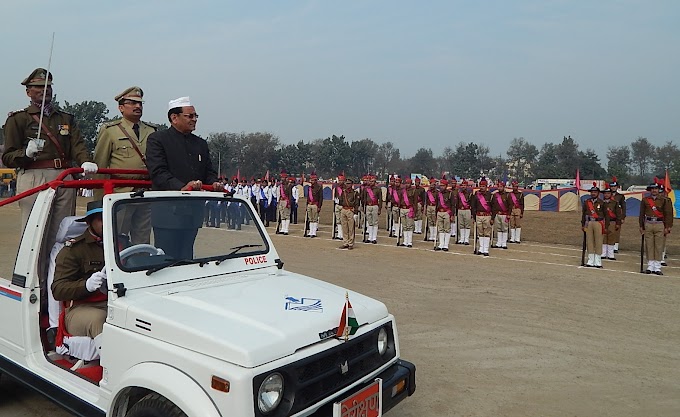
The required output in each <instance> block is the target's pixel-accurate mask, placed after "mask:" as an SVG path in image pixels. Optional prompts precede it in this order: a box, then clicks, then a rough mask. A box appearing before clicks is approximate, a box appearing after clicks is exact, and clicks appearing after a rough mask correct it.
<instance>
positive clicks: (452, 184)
mask: <svg viewBox="0 0 680 417" xmlns="http://www.w3.org/2000/svg"><path fill="white" fill-rule="evenodd" d="M449 188H450V189H451V198H452V199H453V200H452V201H453V202H454V205H453V207H452V208H451V209H452V210H453V219H452V220H451V233H450V235H451V237H452V238H453V241H454V242H456V239H457V236H458V182H457V181H456V177H452V178H451V181H449Z"/></svg>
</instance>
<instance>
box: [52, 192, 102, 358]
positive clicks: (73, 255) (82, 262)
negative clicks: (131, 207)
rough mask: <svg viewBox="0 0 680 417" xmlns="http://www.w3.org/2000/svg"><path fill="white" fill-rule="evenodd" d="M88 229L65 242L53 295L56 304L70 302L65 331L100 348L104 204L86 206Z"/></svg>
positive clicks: (84, 220)
mask: <svg viewBox="0 0 680 417" xmlns="http://www.w3.org/2000/svg"><path fill="white" fill-rule="evenodd" d="M77 221H79V222H87V225H88V228H87V230H85V232H84V233H83V234H82V235H80V236H79V237H77V238H75V239H71V240H69V241H67V242H66V244H65V245H64V248H63V249H62V250H61V251H60V252H59V255H57V260H56V269H55V272H54V282H53V283H52V293H53V294H54V299H55V300H57V301H71V305H70V306H69V308H68V310H67V311H66V317H65V322H66V331H68V333H70V334H71V335H73V336H89V337H92V338H94V339H95V344H96V345H97V347H99V346H100V344H99V343H98V338H97V336H99V334H101V332H102V329H103V327H104V322H105V321H106V302H107V293H108V292H107V289H106V287H105V283H104V281H105V280H106V269H105V268H104V267H105V265H104V246H103V242H102V229H103V224H102V202H101V200H98V201H91V202H89V203H87V213H85V217H83V218H80V219H78V220H77Z"/></svg>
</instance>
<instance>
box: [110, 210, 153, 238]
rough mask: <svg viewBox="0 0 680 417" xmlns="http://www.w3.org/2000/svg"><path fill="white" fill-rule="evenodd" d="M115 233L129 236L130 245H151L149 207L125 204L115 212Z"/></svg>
mask: <svg viewBox="0 0 680 417" xmlns="http://www.w3.org/2000/svg"><path fill="white" fill-rule="evenodd" d="M116 221H117V223H118V230H117V231H116V232H117V233H120V234H124V235H129V236H130V244H132V245H139V244H140V243H151V206H150V205H149V204H148V203H144V204H139V203H137V204H126V205H125V206H124V207H122V208H121V209H119V210H118V211H117V212H116Z"/></svg>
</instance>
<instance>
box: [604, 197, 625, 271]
mask: <svg viewBox="0 0 680 417" xmlns="http://www.w3.org/2000/svg"><path fill="white" fill-rule="evenodd" d="M612 195H613V192H612V190H611V188H606V189H605V190H604V191H603V192H602V196H603V199H602V206H603V207H604V217H605V231H606V234H605V235H604V238H603V240H604V243H603V244H602V258H605V259H609V260H610V261H615V260H616V257H615V256H614V243H615V239H616V234H617V233H618V232H619V230H620V229H621V221H622V217H623V216H622V215H621V206H620V205H619V203H618V202H617V201H616V200H614V198H613V197H612Z"/></svg>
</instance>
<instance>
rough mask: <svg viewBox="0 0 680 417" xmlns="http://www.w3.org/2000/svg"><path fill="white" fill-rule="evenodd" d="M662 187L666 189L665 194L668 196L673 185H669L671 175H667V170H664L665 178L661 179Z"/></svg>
mask: <svg viewBox="0 0 680 417" xmlns="http://www.w3.org/2000/svg"><path fill="white" fill-rule="evenodd" d="M663 187H664V188H665V189H666V195H668V196H670V195H671V191H673V187H671V177H669V176H668V170H666V178H665V179H664V181H663Z"/></svg>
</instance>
